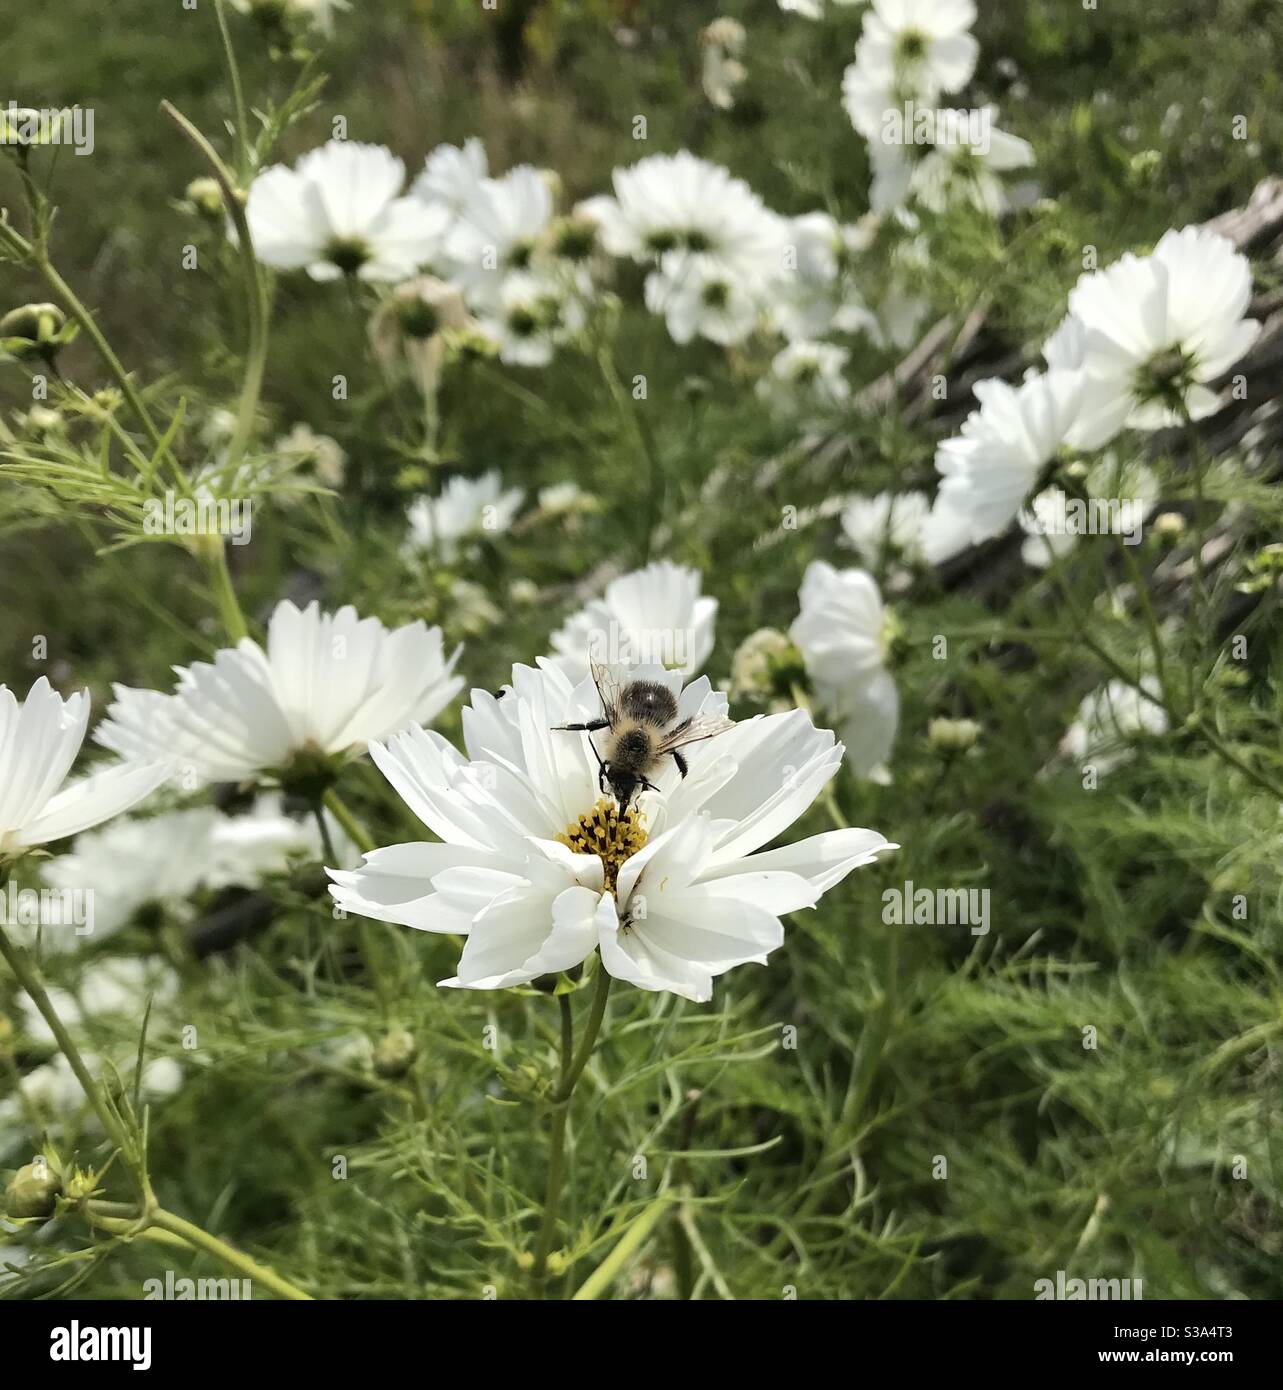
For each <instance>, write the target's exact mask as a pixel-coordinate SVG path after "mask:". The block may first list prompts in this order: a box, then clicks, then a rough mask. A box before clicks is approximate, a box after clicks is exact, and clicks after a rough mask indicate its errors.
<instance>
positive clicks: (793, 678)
mask: <svg viewBox="0 0 1283 1390" xmlns="http://www.w3.org/2000/svg"><path fill="white" fill-rule="evenodd" d="M805 681H806V667H805V665H804V664H803V662H802V654H801V652H799V651H798V649H797V648H796V647H795V646H794V645H793V643H792V642H790V641H789V639H788V638H787V637H786V636H785V635H784V633H782V632H780V631H778V630H777V629H776V628H773V627H763V628H758V630H757V631H756V632H754V633H750V634H749V636H747V637H746V638H745V639H744V640H743V642H741V643H740V645H739V649H738V650H737V651H736V653H735V655H734V656H733V657H732V658H731V693H732V695H734V696H735V697H736V698H738V699H756V700H770V699H772V698H774V697H776V696H788V695H791V692H792V688H793V687H794V686H795V685H803V684H805Z"/></svg>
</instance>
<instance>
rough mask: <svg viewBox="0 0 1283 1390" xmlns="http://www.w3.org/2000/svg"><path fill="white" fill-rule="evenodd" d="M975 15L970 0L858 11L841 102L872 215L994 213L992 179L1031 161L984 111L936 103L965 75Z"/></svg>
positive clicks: (884, 3) (1001, 198) (878, 5)
mask: <svg viewBox="0 0 1283 1390" xmlns="http://www.w3.org/2000/svg"><path fill="white" fill-rule="evenodd" d="M975 17H976V11H975V5H974V4H973V3H972V0H873V4H872V5H871V7H870V8H869V10H868V11H867V12H866V14H865V16H864V27H863V30H862V31H861V35H860V41H859V43H858V44H857V45H856V49H855V61H854V62H853V63H852V64H851V65H850V67H848V68H847V70H846V73H845V75H844V77H843V79H842V101H843V105H844V106H845V107H846V112H847V115H848V116H849V117H850V119H851V124H852V125H853V126H854V127H855V129H856V130H857V131H858V132H859V133H860V134H861V135H863V136H864V138H865V139H866V140H867V141H868V144H869V158H870V161H871V163H872V165H873V186H872V189H871V191H870V195H869V201H870V205H871V206H872V208H873V209H874V211H875V212H884V211H887V210H889V209H891V208H896V207H900V206H901V205H904V204H910V203H915V204H917V205H918V206H920V207H923V208H926V209H928V210H929V211H931V212H943V211H944V210H945V209H946V208H948V207H950V206H952V205H954V204H957V203H969V204H971V205H972V206H974V207H977V208H979V209H981V210H982V211H984V212H987V213H989V214H990V215H991V216H994V217H996V216H999V215H1000V214H1001V213H1003V212H1005V211H1006V209H1007V207H1008V195H1007V191H1006V188H1005V186H1004V184H1003V180H1002V175H1004V174H1007V173H1009V172H1010V171H1012V170H1015V169H1023V168H1027V167H1028V166H1030V165H1031V164H1032V163H1033V162H1034V155H1033V149H1032V147H1031V146H1030V145H1029V143H1028V142H1027V141H1025V140H1021V139H1019V138H1018V137H1016V136H1014V135H1008V134H1006V133H1005V132H1004V131H1001V130H998V129H997V127H996V125H995V120H996V117H997V112H996V111H994V109H993V108H992V107H988V106H986V107H979V108H970V109H961V108H954V107H950V106H947V105H945V104H944V103H943V101H942V98H944V97H946V96H949V95H950V94H952V93H956V92H960V91H961V90H962V88H964V87H965V86H966V85H967V83H968V82H969V81H970V80H971V76H972V74H973V73H974V72H975V68H976V59H977V58H978V56H979V53H980V45H979V44H978V43H977V42H976V39H975V37H974V35H973V34H972V33H971V32H970V31H971V25H972V24H973V23H974V22H975Z"/></svg>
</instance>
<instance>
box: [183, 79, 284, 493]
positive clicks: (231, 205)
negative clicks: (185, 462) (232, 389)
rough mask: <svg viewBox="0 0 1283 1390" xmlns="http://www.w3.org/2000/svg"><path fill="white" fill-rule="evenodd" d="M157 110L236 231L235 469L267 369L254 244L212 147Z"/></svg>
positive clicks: (263, 298)
mask: <svg viewBox="0 0 1283 1390" xmlns="http://www.w3.org/2000/svg"><path fill="white" fill-rule="evenodd" d="M160 109H161V110H162V111H163V112H164V113H165V115H166V116H168V117H169V119H170V120H171V121H172V122H173V123H174V124H175V125H176V126H177V127H178V129H179V130H180V131H182V133H183V134H184V135H185V136H186V137H187V139H188V140H190V141H191V143H192V144H193V145H195V147H196V148H197V150H199V151H200V153H201V154H202V155H203V156H204V158H205V161H206V163H208V165H209V167H210V169H211V170H212V172H213V175H214V178H215V180H216V181H217V183H218V186H219V188H220V189H221V191H222V194H223V203H224V205H225V206H226V208H227V214H228V216H229V217H230V218H231V219H232V225H233V226H234V227H235V228H236V243H237V246H238V248H239V250H240V253H241V264H242V267H243V271H244V276H245V302H246V309H247V312H248V322H249V335H248V337H249V341H248V343H247V345H246V348H245V379H244V382H243V383H242V385H241V397H240V403H239V405H238V406H237V409H236V427H235V429H234V430H233V431H232V438H231V441H230V442H229V444H228V446H227V463H228V466H229V467H235V465H236V464H238V463H239V462H240V461H241V459H242V458H243V457H244V455H245V450H246V448H247V446H248V444H249V441H250V436H251V435H252V434H253V432H254V419H255V416H256V414H257V412H258V398H259V395H260V394H261V392H262V389H263V373H264V371H265V369H266V366H267V335H268V322H267V320H268V314H267V295H266V292H265V291H264V288H263V277H262V275H261V274H260V272H259V266H258V259H257V257H256V256H255V255H254V241H253V238H252V237H251V236H250V230H249V222H248V220H247V219H246V216H245V205H244V203H243V202H242V200H241V197H240V194H239V192H238V190H237V188H236V186H235V180H234V178H233V176H232V172H231V170H230V169H228V167H227V165H226V164H224V163H223V161H222V159H221V158H220V157H219V154H218V151H217V150H215V149H214V147H213V145H211V144H210V143H209V141H208V140H207V139H206V138H205V137H204V136H203V135H202V134H201V133H200V131H199V130H197V129H196V127H195V126H194V125H193V124H192V123H191V122H190V121H189V120H188V119H187V117H186V116H184V115H183V113H182V112H181V111H179V110H178V108H177V107H176V106H174V105H173V104H172V103H171V102H168V101H162V102H161V104H160Z"/></svg>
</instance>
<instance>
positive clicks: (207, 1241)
mask: <svg viewBox="0 0 1283 1390" xmlns="http://www.w3.org/2000/svg"><path fill="white" fill-rule="evenodd" d="M149 1224H150V1225H152V1226H156V1227H158V1228H159V1229H160V1230H162V1231H168V1232H169V1233H170V1234H171V1235H175V1236H179V1237H180V1238H181V1239H183V1240H185V1241H186V1242H187V1243H188V1244H189V1245H192V1246H195V1248H196V1249H197V1250H203V1251H205V1253H206V1254H208V1255H213V1256H214V1258H215V1259H218V1260H221V1261H222V1262H223V1263H224V1264H225V1265H229V1266H230V1267H231V1268H232V1269H237V1270H240V1272H241V1273H242V1274H244V1275H246V1276H247V1277H248V1278H249V1279H250V1280H252V1281H254V1282H257V1283H259V1284H262V1285H263V1287H264V1288H268V1289H271V1291H272V1292H273V1293H274V1294H278V1295H279V1296H280V1297H281V1298H288V1299H292V1300H293V1301H295V1302H303V1303H310V1302H312V1295H311V1294H310V1293H304V1291H303V1290H302V1289H300V1288H298V1287H296V1286H295V1285H294V1284H291V1283H290V1282H289V1280H288V1279H282V1278H281V1276H280V1275H279V1274H277V1272H276V1271H275V1270H274V1269H271V1268H269V1266H267V1265H264V1264H260V1263H259V1262H258V1261H257V1260H253V1259H251V1258H250V1257H249V1256H248V1255H245V1254H242V1253H241V1251H239V1250H236V1249H234V1248H233V1247H232V1246H230V1245H228V1244H227V1242H226V1241H223V1240H219V1238H218V1237H217V1236H213V1235H210V1233H209V1232H208V1231H206V1230H202V1228H201V1227H200V1226H197V1225H195V1224H193V1223H192V1222H191V1221H185V1220H184V1219H183V1218H182V1217H181V1216H175V1215H174V1213H173V1212H172V1211H166V1210H165V1209H164V1207H158V1208H157V1209H156V1210H155V1211H153V1212H152V1213H151V1217H150V1220H149Z"/></svg>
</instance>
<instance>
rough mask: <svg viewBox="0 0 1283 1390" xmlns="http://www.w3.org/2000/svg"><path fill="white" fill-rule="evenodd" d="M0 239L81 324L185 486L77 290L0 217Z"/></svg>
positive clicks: (40, 251) (39, 249) (152, 440)
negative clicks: (22, 258) (25, 261)
mask: <svg viewBox="0 0 1283 1390" xmlns="http://www.w3.org/2000/svg"><path fill="white" fill-rule="evenodd" d="M0 241H3V242H5V243H6V244H7V245H8V246H9V247H10V249H11V250H13V251H15V252H17V253H18V254H19V255H21V256H22V257H24V258H26V259H29V260H30V261H31V262H32V264H33V265H34V266H35V267H36V269H37V270H38V271H39V272H40V275H41V276H42V278H43V279H44V281H45V283H46V284H47V285H48V286H49V287H50V289H52V290H53V291H54V293H55V294H56V295H58V296H59V298H61V299H62V301H63V302H64V303H65V304H66V306H67V308H68V309H70V310H71V315H72V317H73V318H74V319H75V320H76V322H77V323H78V324H79V325H80V327H81V329H82V330H83V331H84V334H85V336H86V337H87V338H88V339H89V341H90V342H91V343H93V345H94V347H95V348H96V349H97V350H98V355H99V356H100V357H101V358H102V360H103V361H104V362H105V363H106V364H107V367H108V370H109V371H110V372H111V374H112V376H113V377H115V379H116V384H117V385H118V386H119V387H120V391H121V394H122V395H123V396H124V398H125V400H126V402H127V403H128V405H129V408H130V410H132V411H133V413H134V415H135V416H136V417H137V419H138V422H139V424H141V425H142V427H143V431H144V433H145V434H146V435H147V438H148V440H149V441H150V443H151V446H152V448H153V449H154V450H155V451H156V453H157V454H158V455H161V456H162V457H164V458H165V459H166V461H167V462H168V463H169V464H170V466H171V468H172V469H173V471H174V474H175V476H176V477H177V478H178V479H179V480H180V481H181V482H182V483H183V485H184V486H185V485H186V477H185V476H184V474H183V472H182V469H181V468H180V467H179V465H178V460H177V459H175V458H174V456H173V454H172V452H171V451H170V448H169V445H168V444H167V443H166V442H165V438H164V435H162V434H161V432H160V430H159V429H158V428H157V425H156V422H155V421H154V420H153V419H152V416H151V412H150V411H149V410H148V409H147V407H146V405H144V404H143V400H142V397H141V396H139V394H138V391H137V389H136V388H135V386H134V383H133V381H132V380H131V379H130V376H129V373H128V372H127V371H126V370H125V367H124V364H123V363H122V362H121V360H120V358H119V357H117V356H116V353H115V351H114V350H113V349H112V346H111V344H110V343H109V342H108V341H107V339H106V337H104V335H103V332H102V330H101V329H100V328H99V327H98V323H97V320H95V318H94V316H93V315H92V314H91V313H90V312H89V310H88V309H87V308H86V307H85V305H84V304H83V303H82V302H81V300H80V298H79V297H78V296H77V294H76V292H75V291H74V290H73V289H72V288H71V286H70V285H69V284H68V283H67V282H66V280H64V279H63V278H62V276H61V275H60V274H59V273H58V270H57V268H56V267H55V266H54V264H53V263H52V261H50V259H49V256H48V254H47V252H46V251H45V250H44V248H43V247H41V246H37V245H35V244H33V243H32V242H29V241H28V240H27V239H26V237H24V236H22V235H21V233H19V232H18V231H17V230H16V229H15V228H13V227H11V226H10V225H9V224H8V223H7V222H5V221H3V220H0Z"/></svg>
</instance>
